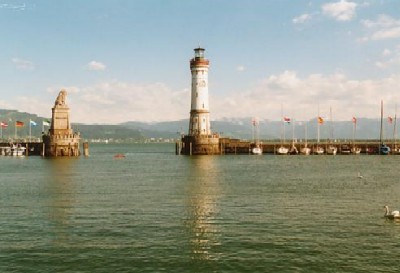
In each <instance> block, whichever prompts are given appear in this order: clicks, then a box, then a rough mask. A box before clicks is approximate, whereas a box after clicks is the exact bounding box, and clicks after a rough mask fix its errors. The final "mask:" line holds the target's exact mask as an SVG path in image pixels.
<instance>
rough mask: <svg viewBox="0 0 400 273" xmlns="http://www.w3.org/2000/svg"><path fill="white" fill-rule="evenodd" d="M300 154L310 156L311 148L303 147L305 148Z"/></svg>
mask: <svg viewBox="0 0 400 273" xmlns="http://www.w3.org/2000/svg"><path fill="white" fill-rule="evenodd" d="M300 153H301V154H302V155H310V153H311V148H308V147H303V148H301V149H300Z"/></svg>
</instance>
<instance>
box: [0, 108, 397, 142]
mask: <svg viewBox="0 0 400 273" xmlns="http://www.w3.org/2000/svg"><path fill="white" fill-rule="evenodd" d="M0 120H1V121H2V122H4V123H6V124H7V125H8V126H7V127H3V128H2V137H3V138H4V139H8V138H13V137H15V134H17V137H19V138H24V137H27V136H29V123H30V120H32V121H33V122H34V123H36V124H37V126H30V127H31V135H32V136H34V137H40V136H41V134H42V130H43V129H44V131H47V130H48V128H49V127H47V126H42V122H43V121H48V120H50V119H49V118H45V117H39V116H37V115H35V114H30V113H26V112H18V111H17V110H5V109H0ZM16 121H22V122H24V126H23V127H18V128H17V129H16V128H15V122H16ZM394 124H395V119H393V121H392V122H391V123H390V122H389V121H388V119H384V122H383V132H384V136H385V138H389V139H392V138H393V136H394V134H393V130H394V129H395V128H394ZM188 125H189V120H188V119H183V120H178V121H165V122H153V123H147V122H139V121H129V122H124V123H120V124H115V125H102V124H81V123H73V124H72V128H73V129H74V130H75V131H79V132H80V133H81V136H82V138H83V139H87V140H93V139H103V140H104V139H109V140H116V141H117V140H118V141H124V142H138V141H145V140H148V139H155V140H157V139H177V138H179V136H180V135H181V134H186V133H187V132H188ZM354 125H356V131H355V138H356V139H379V137H380V127H381V126H380V119H368V118H358V119H357V122H356V123H353V122H352V121H332V122H331V121H324V123H323V124H321V125H320V127H319V131H320V139H347V140H350V139H352V138H353V126H354ZM211 126H212V131H213V132H216V133H219V134H220V135H221V136H223V137H229V138H238V139H247V140H250V139H252V138H253V136H254V134H255V131H256V130H254V129H255V127H254V126H253V125H252V118H250V117H247V118H235V119H222V120H215V121H211ZM317 127H318V123H317V119H311V120H308V121H302V122H297V121H296V122H294V123H293V122H291V123H286V122H285V123H284V122H282V121H271V120H260V121H259V123H258V131H259V138H260V139H265V140H279V139H282V138H283V137H284V138H285V139H286V140H288V139H292V137H293V136H294V137H295V138H298V139H304V138H305V137H306V136H305V135H306V134H307V138H308V139H316V138H317V132H318V128H317Z"/></svg>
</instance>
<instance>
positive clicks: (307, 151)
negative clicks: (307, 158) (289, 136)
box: [300, 122, 311, 155]
mask: <svg viewBox="0 0 400 273" xmlns="http://www.w3.org/2000/svg"><path fill="white" fill-rule="evenodd" d="M304 130H305V135H304V138H305V144H304V147H303V148H301V149H300V153H301V154H303V155H309V154H310V153H311V148H309V147H307V122H305V125H304Z"/></svg>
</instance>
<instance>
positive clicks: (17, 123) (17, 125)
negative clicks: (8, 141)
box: [15, 120, 24, 127]
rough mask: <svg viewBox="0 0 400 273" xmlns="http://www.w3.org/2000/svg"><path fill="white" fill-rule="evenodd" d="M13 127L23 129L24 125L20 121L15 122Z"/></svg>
mask: <svg viewBox="0 0 400 273" xmlns="http://www.w3.org/2000/svg"><path fill="white" fill-rule="evenodd" d="M15 127H24V123H23V122H22V121H18V120H17V121H16V122H15Z"/></svg>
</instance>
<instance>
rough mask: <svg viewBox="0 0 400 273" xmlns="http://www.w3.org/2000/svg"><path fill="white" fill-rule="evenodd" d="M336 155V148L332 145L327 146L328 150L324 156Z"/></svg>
mask: <svg viewBox="0 0 400 273" xmlns="http://www.w3.org/2000/svg"><path fill="white" fill-rule="evenodd" d="M336 153H337V148H336V147H335V146H333V145H329V146H328V148H326V154H328V155H336Z"/></svg>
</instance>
